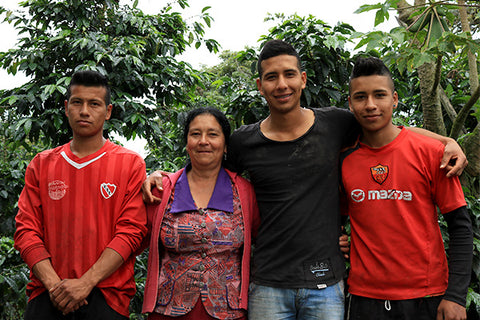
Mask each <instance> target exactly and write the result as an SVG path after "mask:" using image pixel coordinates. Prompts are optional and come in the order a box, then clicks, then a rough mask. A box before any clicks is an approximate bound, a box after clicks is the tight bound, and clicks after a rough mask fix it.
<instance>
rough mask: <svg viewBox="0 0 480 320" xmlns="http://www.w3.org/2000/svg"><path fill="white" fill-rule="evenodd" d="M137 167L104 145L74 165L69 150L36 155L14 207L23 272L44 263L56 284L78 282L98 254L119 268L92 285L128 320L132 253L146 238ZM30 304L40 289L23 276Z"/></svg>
mask: <svg viewBox="0 0 480 320" xmlns="http://www.w3.org/2000/svg"><path fill="white" fill-rule="evenodd" d="M145 178H146V174H145V163H144V161H143V159H142V158H141V157H140V156H139V155H138V154H136V153H135V152H133V151H130V150H128V149H125V148H123V147H121V146H118V145H116V144H114V143H112V142H110V141H107V142H106V143H105V144H104V146H103V147H102V148H101V149H100V150H98V151H97V152H96V153H94V154H92V155H89V156H86V157H83V158H78V157H77V156H75V155H74V154H73V153H72V152H71V151H70V143H68V144H66V145H63V146H60V147H57V148H55V149H51V150H47V151H44V152H41V153H39V154H37V155H36V156H35V158H34V159H33V160H32V161H31V163H30V164H29V166H28V168H27V171H26V174H25V187H24V189H23V191H22V194H21V195H20V199H19V201H18V207H19V212H18V215H17V217H16V226H17V231H16V233H15V247H16V248H17V249H18V250H19V251H20V254H21V256H22V258H23V260H24V261H25V262H26V263H27V264H28V266H29V267H30V269H31V268H32V267H33V266H34V265H35V264H36V263H38V262H39V261H41V260H44V259H48V258H50V259H51V261H52V265H53V268H54V269H55V271H56V272H57V274H58V275H59V276H60V278H62V279H65V278H70V279H72V278H80V277H81V276H82V275H83V274H84V273H85V272H86V271H87V270H88V269H89V268H90V267H91V266H92V265H93V264H94V263H95V262H96V261H97V259H98V258H99V257H100V254H101V253H102V252H103V251H104V250H105V248H107V247H108V248H111V249H113V250H115V251H116V252H117V253H119V254H120V255H121V256H122V258H123V260H124V261H125V262H124V264H123V265H122V266H121V267H120V268H119V269H118V270H117V271H115V272H114V273H113V274H112V275H111V276H110V277H108V278H107V279H105V280H104V281H102V282H100V283H99V284H98V285H97V287H98V288H100V290H101V291H102V293H103V295H104V296H105V298H106V301H107V303H108V304H109V306H110V307H112V308H113V309H114V310H115V311H117V312H119V313H121V314H123V315H125V316H128V315H129V312H128V306H129V304H130V299H131V298H132V297H133V295H134V294H135V281H134V278H133V265H134V261H135V257H134V254H133V253H134V252H135V251H137V250H138V249H139V247H140V243H141V241H142V239H143V237H144V236H145V234H146V213H145V207H144V204H143V201H142V196H141V192H140V187H141V185H142V183H143V181H144V180H145ZM31 280H32V281H31V282H30V283H29V284H28V286H27V294H28V295H29V297H30V299H33V298H34V297H36V296H38V295H39V294H40V293H42V292H43V291H44V290H45V288H44V287H43V285H42V283H41V282H40V281H39V280H38V279H37V278H36V277H35V276H34V275H33V273H32V274H31Z"/></svg>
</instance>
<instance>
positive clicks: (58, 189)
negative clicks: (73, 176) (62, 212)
mask: <svg viewBox="0 0 480 320" xmlns="http://www.w3.org/2000/svg"><path fill="white" fill-rule="evenodd" d="M67 189H68V186H67V185H66V184H65V182H63V181H60V180H54V181H52V182H49V183H48V196H49V197H50V199H52V200H60V199H62V198H63V197H64V196H65V193H67Z"/></svg>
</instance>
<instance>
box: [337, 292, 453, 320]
mask: <svg viewBox="0 0 480 320" xmlns="http://www.w3.org/2000/svg"><path fill="white" fill-rule="evenodd" d="M442 298H443V296H435V297H428V298H418V299H408V300H378V299H371V298H365V297H360V296H355V295H350V297H349V298H348V300H347V310H346V312H345V316H346V319H347V320H393V319H401V320H435V319H436V318H437V309H438V305H439V304H440V302H441V301H442Z"/></svg>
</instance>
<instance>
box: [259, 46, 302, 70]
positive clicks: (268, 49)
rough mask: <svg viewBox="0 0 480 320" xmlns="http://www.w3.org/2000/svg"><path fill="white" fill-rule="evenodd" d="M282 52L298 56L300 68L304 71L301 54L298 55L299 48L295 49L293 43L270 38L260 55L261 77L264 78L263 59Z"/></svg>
mask: <svg viewBox="0 0 480 320" xmlns="http://www.w3.org/2000/svg"><path fill="white" fill-rule="evenodd" d="M282 54H287V55H289V56H294V57H295V58H297V66H298V70H300V71H302V62H301V60H300V56H299V55H298V52H297V50H295V48H294V47H293V46H292V45H291V44H289V43H287V42H285V41H283V40H270V41H268V42H267V43H265V45H264V46H263V48H262V51H261V52H260V55H259V56H258V62H257V71H258V76H259V77H260V79H262V73H263V70H262V61H263V60H267V59H270V58H273V57H276V56H279V55H282Z"/></svg>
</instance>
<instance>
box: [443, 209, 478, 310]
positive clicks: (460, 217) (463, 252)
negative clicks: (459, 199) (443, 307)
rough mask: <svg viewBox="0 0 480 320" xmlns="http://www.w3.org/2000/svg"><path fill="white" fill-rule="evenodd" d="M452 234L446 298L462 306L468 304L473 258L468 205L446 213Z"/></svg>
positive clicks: (450, 234)
mask: <svg viewBox="0 0 480 320" xmlns="http://www.w3.org/2000/svg"><path fill="white" fill-rule="evenodd" d="M444 217H445V220H446V221H447V224H448V233H449V236H450V243H449V249H448V253H449V258H448V269H449V272H448V288H447V291H446V292H445V299H446V300H449V301H453V302H456V303H458V304H460V305H462V306H465V304H466V297H467V292H468V286H469V283H470V276H471V270H472V259H473V254H472V252H473V231H472V225H471V221H470V216H469V214H468V212H467V209H466V207H461V208H459V209H456V210H454V211H452V212H449V213H446V214H445V215H444Z"/></svg>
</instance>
